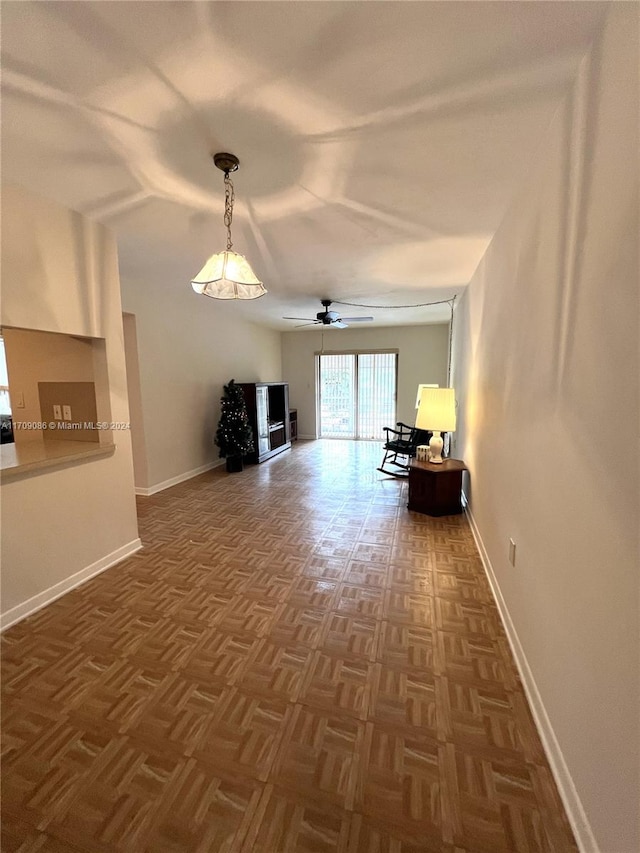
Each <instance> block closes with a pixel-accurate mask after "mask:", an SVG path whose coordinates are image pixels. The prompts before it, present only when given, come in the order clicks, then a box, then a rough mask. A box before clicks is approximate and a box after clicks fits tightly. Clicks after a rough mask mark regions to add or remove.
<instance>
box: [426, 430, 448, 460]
mask: <svg viewBox="0 0 640 853" xmlns="http://www.w3.org/2000/svg"><path fill="white" fill-rule="evenodd" d="M443 445H444V441H443V440H442V433H441V432H440V430H434V431H433V435H432V436H431V440H430V441H429V462H431V463H432V464H433V465H442V463H443V462H444V459H443V458H442V447H443Z"/></svg>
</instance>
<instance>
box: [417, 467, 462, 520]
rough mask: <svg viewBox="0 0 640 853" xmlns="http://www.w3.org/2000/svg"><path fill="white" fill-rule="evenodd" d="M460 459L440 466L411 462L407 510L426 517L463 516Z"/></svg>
mask: <svg viewBox="0 0 640 853" xmlns="http://www.w3.org/2000/svg"><path fill="white" fill-rule="evenodd" d="M466 470H467V466H466V465H465V464H464V462H462V460H461V459H445V460H444V462H443V463H442V464H441V465H434V464H433V463H432V462H418V460H417V459H412V460H411V464H410V467H409V503H408V504H407V507H408V509H410V510H413V511H414V512H423V513H425V514H426V515H458V514H459V513H461V512H462V499H461V496H462V472H463V471H466Z"/></svg>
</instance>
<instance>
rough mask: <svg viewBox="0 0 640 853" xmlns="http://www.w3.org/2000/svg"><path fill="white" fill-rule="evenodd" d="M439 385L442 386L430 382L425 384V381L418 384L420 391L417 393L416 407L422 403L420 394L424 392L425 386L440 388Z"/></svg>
mask: <svg viewBox="0 0 640 853" xmlns="http://www.w3.org/2000/svg"><path fill="white" fill-rule="evenodd" d="M439 387H440V386H439V385H430V384H428V383H427V384H425V383H424V382H421V383H420V385H418V393H417V395H416V409H417V408H418V407H419V405H420V395H421V394H422V390H423V389H424V388H439Z"/></svg>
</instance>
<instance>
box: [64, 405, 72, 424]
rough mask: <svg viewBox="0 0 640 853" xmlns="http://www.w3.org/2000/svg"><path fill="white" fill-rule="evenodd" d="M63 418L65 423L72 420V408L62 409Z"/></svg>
mask: <svg viewBox="0 0 640 853" xmlns="http://www.w3.org/2000/svg"><path fill="white" fill-rule="evenodd" d="M62 417H63V418H64V420H65V421H70V420H71V406H63V407H62Z"/></svg>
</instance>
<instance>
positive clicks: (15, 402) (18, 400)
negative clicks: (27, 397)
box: [10, 391, 24, 409]
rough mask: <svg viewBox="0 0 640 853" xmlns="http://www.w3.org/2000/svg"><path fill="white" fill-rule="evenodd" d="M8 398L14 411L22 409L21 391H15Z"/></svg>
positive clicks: (22, 396) (22, 398) (22, 395)
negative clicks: (14, 408)
mask: <svg viewBox="0 0 640 853" xmlns="http://www.w3.org/2000/svg"><path fill="white" fill-rule="evenodd" d="M10 396H11V400H12V402H13V405H14V406H15V407H16V409H24V393H23V392H22V391H16V392H15V394H11V395H10Z"/></svg>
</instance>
